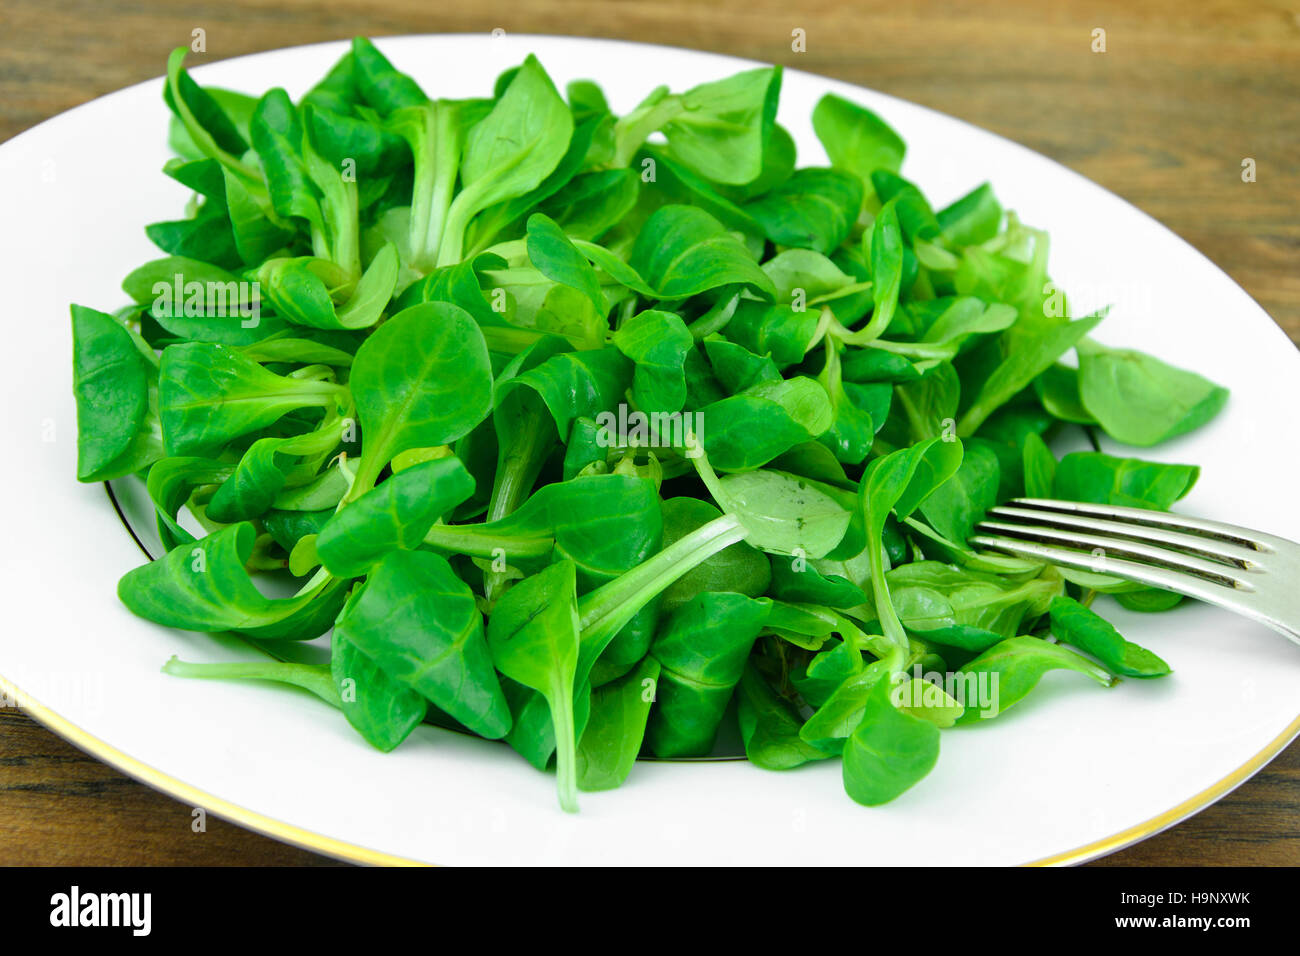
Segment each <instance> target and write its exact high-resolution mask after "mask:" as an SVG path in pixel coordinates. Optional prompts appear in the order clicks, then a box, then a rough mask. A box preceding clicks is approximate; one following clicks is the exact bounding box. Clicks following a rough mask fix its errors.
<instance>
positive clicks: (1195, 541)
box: [988, 505, 1260, 570]
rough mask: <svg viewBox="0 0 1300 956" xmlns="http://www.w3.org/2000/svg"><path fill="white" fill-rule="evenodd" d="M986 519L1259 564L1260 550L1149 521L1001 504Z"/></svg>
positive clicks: (1230, 562)
mask: <svg viewBox="0 0 1300 956" xmlns="http://www.w3.org/2000/svg"><path fill="white" fill-rule="evenodd" d="M988 517H989V518H996V519H1010V520H1012V521H1026V522H1031V523H1033V524H1036V525H1044V526H1046V527H1049V528H1060V529H1065V530H1071V531H1072V530H1078V531H1080V532H1083V533H1085V534H1104V535H1107V536H1110V537H1114V538H1123V539H1127V540H1129V541H1136V542H1139V543H1141V544H1150V545H1156V546H1158V547H1164V548H1176V549H1178V550H1179V551H1186V552H1187V553H1189V554H1194V555H1197V556H1199V557H1202V558H1208V559H1210V560H1211V561H1219V562H1222V563H1224V564H1228V565H1231V566H1233V567H1235V568H1240V569H1241V570H1251V569H1255V568H1258V567H1259V558H1260V552H1258V551H1256V550H1254V549H1251V548H1246V547H1242V546H1241V545H1239V544H1234V543H1230V542H1227V541H1224V540H1222V539H1220V538H1209V537H1204V536H1201V535H1195V534H1187V533H1185V532H1182V531H1170V530H1168V529H1167V528H1161V527H1157V526H1154V525H1150V524H1141V525H1139V524H1134V523H1133V522H1131V521H1114V520H1110V519H1107V518H1100V517H1092V516H1084V515H1078V514H1072V513H1070V512H1065V511H1049V510H1047V509H1046V508H1020V507H1016V506H1013V505H1002V506H1000V507H997V508H990V509H989V512H988Z"/></svg>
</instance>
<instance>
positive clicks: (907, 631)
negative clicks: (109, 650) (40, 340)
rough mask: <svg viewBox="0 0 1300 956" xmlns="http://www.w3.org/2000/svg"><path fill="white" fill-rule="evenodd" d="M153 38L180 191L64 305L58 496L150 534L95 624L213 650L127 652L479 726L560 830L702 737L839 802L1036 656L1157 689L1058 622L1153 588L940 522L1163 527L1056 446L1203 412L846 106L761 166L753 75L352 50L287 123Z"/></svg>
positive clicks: (765, 78)
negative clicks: (1038, 516)
mask: <svg viewBox="0 0 1300 956" xmlns="http://www.w3.org/2000/svg"><path fill="white" fill-rule="evenodd" d="M184 57H185V51H183V50H178V51H176V52H175V53H174V54H173V55H172V57H171V59H170V61H169V63H168V71H167V78H166V84H165V89H164V96H165V100H166V103H167V106H168V107H169V108H170V111H171V114H172V122H171V131H170V144H171V146H172V148H173V150H174V152H175V154H176V157H175V158H174V159H172V160H171V161H170V162H168V163H167V165H166V166H165V167H164V172H165V173H166V174H167V175H168V176H170V177H171V178H172V179H174V180H176V181H177V182H179V183H181V184H183V185H184V186H185V187H186V188H187V189H189V190H191V191H192V192H193V199H192V201H191V202H190V204H189V207H188V208H187V209H186V210H185V215H184V217H183V218H180V219H177V220H175V221H171V222H159V223H155V224H153V225H150V226H148V227H147V229H146V232H147V233H148V236H149V238H150V239H151V240H152V241H153V242H154V243H155V244H156V245H157V246H158V247H159V249H160V250H161V251H162V252H163V253H164V255H163V256H162V257H161V258H158V259H155V260H153V261H151V262H147V263H145V264H144V265H142V266H140V267H139V268H138V269H136V270H135V271H134V272H132V273H131V274H130V275H128V276H127V277H126V278H125V280H124V281H123V288H124V290H125V292H126V295H127V297H128V298H129V299H130V301H131V304H130V305H128V306H126V307H125V308H121V309H118V310H117V311H115V312H100V311H96V310H94V309H92V308H88V307H84V306H80V305H75V306H73V307H72V327H73V341H74V356H73V362H74V376H73V381H74V389H75V393H76V399H77V412H78V426H79V437H78V478H79V479H80V480H81V481H86V482H98V481H106V480H110V479H118V478H125V477H126V476H130V475H135V476H139V477H140V478H141V479H142V480H143V481H144V483H145V486H146V487H147V489H148V494H149V497H150V499H151V500H152V503H153V506H154V508H155V510H156V514H157V529H158V534H159V536H160V538H161V541H162V544H163V546H164V548H165V553H163V554H161V555H159V556H158V558H157V560H154V561H152V562H150V563H147V564H145V565H143V566H141V567H138V568H136V569H134V570H131V571H129V572H128V573H127V574H126V575H125V576H124V577H123V578H122V580H121V583H120V585H119V588H118V593H119V595H120V597H121V600H122V602H123V603H124V604H125V605H126V606H127V607H128V608H129V609H130V610H131V611H133V612H134V613H136V614H138V615H140V616H142V617H145V618H147V619H149V620H151V621H155V622H157V623H159V624H162V625H165V626H168V627H174V628H181V629H184V630H190V631H203V632H213V633H216V632H221V633H223V634H226V635H237V636H238V637H239V638H240V639H242V641H243V642H244V643H245V644H246V645H247V648H248V655H247V658H248V659H247V660H246V661H245V662H242V663H219V664H200V663H187V662H182V661H179V660H175V659H173V660H172V661H170V662H168V663H167V664H166V666H165V667H164V670H165V671H166V672H167V673H169V674H173V675H178V676H182V677H199V678H223V679H248V678H253V679H260V680H264V681H271V682H278V683H281V684H292V685H297V686H298V687H300V688H305V689H306V690H308V691H311V692H312V693H314V694H316V695H318V696H319V697H320V698H322V699H323V700H324V701H326V702H327V703H328V704H330V705H333V707H335V708H337V709H338V710H341V711H342V719H344V720H346V721H347V722H348V723H349V724H351V725H352V727H353V728H355V729H356V731H357V732H358V733H359V734H360V735H361V737H363V738H364V739H365V741H367V742H368V743H369V744H370V745H372V746H374V747H377V748H379V749H380V750H384V751H387V750H391V749H393V748H394V747H397V746H398V745H399V744H401V743H402V741H403V740H404V739H405V738H406V737H407V736H408V735H409V734H410V733H411V731H412V730H413V729H414V728H415V727H417V726H418V725H419V724H421V723H423V722H431V723H434V724H438V725H440V726H443V727H448V728H453V729H457V730H461V731H464V732H468V733H471V734H476V735H478V736H481V737H484V738H489V739H493V740H504V741H505V743H506V744H508V745H509V746H510V747H512V748H513V749H514V750H515V751H517V752H518V753H519V755H520V756H522V757H523V758H524V760H526V761H527V762H528V763H529V764H532V765H533V767H535V768H537V769H538V770H542V771H547V770H549V768H551V767H554V768H555V770H556V779H557V783H558V790H559V802H560V804H561V806H562V807H564V809H566V810H574V809H576V808H577V792H578V791H580V790H581V791H596V790H603V789H609V788H613V787H617V786H619V785H620V784H622V783H623V782H624V781H625V780H626V779H627V778H628V776H629V775H630V774H633V775H634V774H635V763H636V760H637V758H638V756H642V757H659V758H681V757H699V756H707V755H716V754H719V753H724V754H725V753H728V752H732V753H739V752H740V751H741V749H742V748H743V753H744V754H745V755H746V756H747V757H748V759H749V760H750V761H751V762H753V763H754V764H757V765H758V766H760V767H764V768H769V769H773V770H789V769H792V768H794V767H798V766H800V765H802V764H806V763H810V762H813V761H822V760H830V759H834V758H837V757H838V758H841V760H842V767H843V780H844V788H845V790H846V791H847V792H848V795H849V796H850V797H851V798H852V799H854V800H856V801H857V802H859V803H861V804H865V805H877V804H882V803H886V802H888V801H890V800H892V799H894V798H895V797H897V796H899V795H900V794H902V793H903V792H904V791H906V790H907V789H908V788H910V787H912V786H913V785H915V784H917V783H918V782H919V781H920V780H922V778H924V777H925V776H926V774H927V773H928V772H929V771H930V769H931V768H932V767H933V766H934V764H935V761H936V760H937V758H938V755H939V740H940V736H941V735H942V734H945V733H948V732H954V733H960V732H991V733H996V730H993V729H988V728H984V729H976V730H973V731H961V730H959V729H954V728H961V727H963V726H975V727H977V728H980V727H981V725H983V724H984V723H986V722H989V721H990V719H992V718H996V716H997V715H998V714H1000V713H1001V712H1003V711H1005V710H1006V709H1007V708H1009V707H1012V706H1014V705H1015V704H1016V703H1017V702H1018V701H1019V700H1020V699H1021V698H1022V697H1024V696H1025V695H1026V694H1028V693H1029V692H1030V691H1031V690H1032V689H1033V688H1034V686H1035V684H1036V683H1037V682H1038V681H1039V678H1040V677H1041V676H1042V675H1043V674H1045V673H1046V672H1048V671H1052V670H1065V671H1072V672H1074V674H1075V675H1077V677H1078V679H1080V680H1082V681H1091V682H1093V683H1095V684H1097V685H1098V688H1099V689H1098V690H1097V693H1098V694H1099V695H1100V694H1101V693H1102V691H1101V690H1100V688H1108V687H1112V685H1115V684H1116V683H1117V682H1118V680H1119V678H1122V677H1131V678H1154V677H1160V676H1162V675H1165V674H1168V673H1169V667H1168V665H1166V664H1165V662H1164V661H1162V660H1161V659H1160V658H1159V657H1157V656H1156V655H1155V654H1153V653H1151V652H1150V651H1147V650H1145V649H1143V648H1141V647H1138V646H1136V645H1134V644H1132V643H1130V642H1128V641H1126V640H1125V639H1124V638H1123V637H1122V636H1121V635H1120V634H1119V633H1117V632H1116V630H1115V629H1114V627H1112V626H1111V625H1110V624H1109V623H1108V622H1107V621H1106V620H1105V619H1104V618H1103V617H1101V616H1099V614H1098V613H1097V611H1095V610H1094V609H1093V604H1094V600H1095V599H1096V598H1097V596H1098V595H1099V594H1105V595H1111V596H1113V597H1106V598H1104V599H1103V600H1104V602H1111V601H1118V602H1119V604H1120V605H1123V606H1124V607H1126V608H1130V609H1134V610H1140V611H1151V612H1155V611H1164V610H1167V609H1169V608H1171V607H1173V606H1174V605H1175V604H1177V603H1178V601H1179V600H1180V599H1179V597H1178V596H1177V595H1173V594H1170V593H1167V592H1163V591H1157V590H1154V589H1151V588H1146V587H1141V586H1137V585H1134V584H1130V583H1127V582H1124V581H1121V580H1119V579H1117V578H1114V577H1111V576H1109V575H1107V574H1105V573H1102V571H1100V570H1099V571H1097V572H1083V571H1073V570H1067V569H1064V568H1059V567H1054V566H1051V565H1045V564H1042V563H1038V562H1035V561H1030V560H1025V559H1021V558H1015V557H1010V556H1006V555H999V554H993V553H987V552H981V551H979V550H977V549H974V548H972V547H971V546H970V545H969V544H968V543H967V539H968V536H969V535H970V534H971V530H972V527H973V526H974V524H975V523H976V522H977V521H979V520H980V519H981V517H982V516H983V514H984V512H985V511H986V510H987V509H988V508H989V507H991V506H993V505H994V504H996V503H998V502H1001V501H1005V500H1006V499H1009V498H1013V497H1017V496H1022V495H1029V496H1035V497H1055V498H1061V499H1067V500H1074V501H1087V502H1101V503H1109V504H1121V505H1132V506H1138V507H1144V508H1154V509H1168V508H1169V507H1170V505H1172V504H1173V503H1174V502H1175V501H1177V500H1178V499H1179V498H1181V497H1182V496H1183V495H1185V494H1186V493H1187V492H1188V490H1189V489H1190V488H1191V487H1192V485H1193V484H1194V483H1195V481H1196V478H1197V474H1198V469H1197V468H1196V467H1195V466H1194V465H1178V464H1163V463H1157V462H1152V461H1144V460H1142V459H1140V458H1135V457H1129V456H1127V455H1114V454H1108V453H1103V452H1102V451H1101V450H1100V448H1099V445H1098V436H1099V435H1100V434H1102V433H1104V434H1105V435H1108V436H1109V437H1110V438H1112V439H1114V440H1115V442H1117V443H1120V444H1123V445H1126V446H1150V445H1154V444H1156V443H1158V442H1161V441H1164V440H1165V439H1168V438H1171V437H1173V436H1176V435H1180V434H1183V433H1185V432H1187V431H1188V430H1190V429H1193V428H1196V427H1198V426H1200V425H1202V424H1204V423H1205V422H1207V421H1208V420H1210V419H1211V418H1213V417H1214V416H1215V415H1216V414H1217V413H1218V411H1219V410H1220V409H1221V408H1222V407H1223V404H1224V402H1225V401H1226V398H1227V392H1226V391H1225V390H1224V389H1223V388H1221V387H1219V386H1216V385H1214V384H1213V383H1211V382H1209V381H1207V380H1206V379H1204V378H1202V377H1200V376H1199V375H1196V374H1194V373H1192V372H1188V371H1183V370H1181V369H1177V368H1173V367H1171V366H1169V365H1166V364H1164V363H1162V362H1161V361H1159V360H1158V359H1156V358H1153V357H1151V356H1148V355H1145V354H1142V353H1139V352H1134V351H1130V350H1120V349H1113V348H1108V347H1106V346H1105V345H1102V344H1101V343H1100V342H1098V341H1097V340H1096V339H1095V338H1093V334H1094V331H1095V330H1096V328H1097V326H1098V324H1099V323H1100V322H1101V320H1102V315H1101V314H1092V315H1087V316H1083V317H1072V316H1071V315H1070V310H1069V307H1068V303H1067V302H1066V300H1065V298H1064V296H1063V295H1062V294H1061V292H1060V291H1059V290H1057V289H1056V288H1055V286H1053V285H1052V283H1051V281H1050V279H1049V277H1048V273H1047V252H1048V243H1047V237H1046V235H1044V234H1043V233H1042V232H1040V231H1038V230H1036V229H1033V228H1031V227H1029V226H1027V225H1025V224H1024V223H1022V222H1020V221H1019V219H1018V218H1017V217H1016V216H1015V214H1014V213H1012V212H1009V211H1007V210H1004V209H1003V208H1002V206H1001V205H1000V204H999V202H998V200H997V199H996V198H995V195H994V192H993V190H992V189H991V188H990V186H989V185H988V184H984V185H979V186H978V187H977V188H975V189H974V190H972V191H971V192H970V193H969V194H968V195H966V196H964V197H962V198H961V199H958V200H957V201H956V202H954V203H952V204H951V205H949V206H946V207H944V208H942V209H938V210H936V209H935V208H934V207H933V206H932V205H931V204H930V203H929V202H928V201H927V199H926V198H925V196H924V195H923V194H922V192H921V191H920V189H918V187H917V186H916V185H915V184H913V183H911V182H909V181H908V180H906V179H904V178H903V177H902V176H901V175H900V168H901V166H902V163H903V157H904V151H905V147H904V143H903V141H902V140H901V139H900V138H899V136H898V135H897V133H895V132H894V130H893V129H891V128H890V126H889V125H888V124H887V123H886V122H885V120H884V119H882V118H881V117H880V116H877V115H876V114H875V113H873V112H872V111H870V110H869V109H866V108H865V107H863V106H860V105H858V104H855V103H853V102H850V101H848V100H846V99H843V98H841V97H839V96H836V95H829V94H828V95H827V96H825V97H823V98H822V99H821V101H820V102H819V103H818V104H817V106H816V109H815V110H814V111H813V115H812V122H813V127H814V129H815V130H816V133H817V136H818V138H819V139H820V140H821V143H822V145H823V146H824V147H825V152H826V154H827V156H828V157H829V163H828V164H825V165H814V166H799V165H798V163H797V162H796V155H795V144H794V141H793V140H792V138H791V136H790V134H789V133H788V132H787V131H786V130H785V129H784V128H783V127H782V126H781V125H780V124H779V123H777V122H776V113H777V101H778V95H779V92H780V87H781V70H780V68H779V67H770V68H764V69H753V70H747V71H744V72H741V73H738V74H736V75H735V76H731V77H728V78H725V79H719V80H716V81H714V82H710V83H705V84H703V85H701V86H697V87H695V88H693V89H689V90H685V91H676V92H674V91H672V90H670V89H669V88H668V87H659V88H658V89H655V90H654V91H653V92H651V93H650V94H649V95H648V96H647V97H646V98H645V99H644V100H643V101H642V102H641V103H640V105H638V106H636V107H635V108H634V109H633V110H632V111H631V112H630V113H626V114H624V115H617V114H616V113H614V112H612V111H611V109H610V107H609V106H608V105H607V103H606V99H605V96H604V95H603V93H602V91H601V89H600V87H599V86H597V85H596V84H595V83H593V82H587V81H582V82H575V83H572V84H569V86H568V87H567V88H566V89H565V90H564V91H563V92H561V91H559V90H557V88H556V86H555V85H554V83H553V82H552V80H551V79H550V77H549V76H548V75H547V73H546V71H545V70H544V69H543V67H542V65H541V64H540V63H539V62H538V61H537V59H536V58H535V57H531V56H530V57H529V58H528V59H526V60H525V61H524V62H523V63H522V64H520V65H519V66H518V67H515V68H513V69H510V70H507V71H506V72H505V73H503V74H502V75H501V76H500V77H499V78H498V80H497V82H496V85H495V88H494V89H492V90H490V91H489V90H484V91H483V93H484V94H485V95H484V96H483V97H482V98H479V99H462V100H450V99H438V98H435V97H434V96H431V95H430V94H429V93H426V92H425V91H424V90H422V89H421V88H420V86H419V85H417V83H416V82H415V80H413V79H412V78H411V77H410V76H407V75H406V74H404V73H401V72H399V71H398V70H396V69H395V68H394V67H393V65H392V64H391V63H389V61H388V60H387V59H386V58H385V57H384V56H383V54H381V53H380V52H379V51H378V50H377V49H376V48H375V47H374V46H373V45H372V44H371V43H370V42H368V41H367V40H365V39H360V38H359V39H357V40H355V41H354V43H353V44H352V47H351V49H350V51H349V52H348V53H347V54H346V55H344V56H343V57H342V59H340V60H339V61H338V63H337V64H336V65H335V66H334V67H333V69H331V70H330V72H329V74H328V75H327V76H326V77H325V78H324V79H322V80H321V81H320V82H319V83H318V84H317V85H316V86H315V87H313V88H312V89H311V91H310V92H309V93H307V94H306V95H305V96H304V97H303V98H302V99H301V100H299V101H297V102H295V101H294V100H293V99H291V98H290V97H289V95H288V94H287V93H286V92H285V91H284V90H282V89H274V90H271V91H270V92H268V93H266V94H265V95H264V96H261V97H260V98H258V97H252V96H247V95H244V94H241V93H234V92H230V91H227V90H221V89H205V88H203V87H201V86H199V85H198V84H197V83H196V82H195V81H194V79H192V78H191V76H190V75H189V74H188V73H187V72H186V70H185V69H184V67H183V60H184ZM434 93H435V94H436V91H434ZM817 158H818V159H820V157H817ZM1053 442H1055V443H1056V445H1057V447H1058V448H1059V447H1061V446H1062V444H1065V445H1070V444H1072V445H1073V446H1074V447H1082V448H1089V447H1091V448H1092V449H1094V450H1091V451H1082V452H1072V453H1070V454H1065V455H1064V456H1063V457H1059V458H1058V456H1057V454H1056V453H1054V452H1053V450H1052V443H1053ZM195 531H199V532H201V536H196V534H195ZM1097 603H1098V604H1100V603H1103V602H1097ZM327 634H328V635H329V636H328V637H327V638H326V637H325V635H327ZM317 638H320V639H321V640H320V641H315V643H310V644H308V643H305V642H311V641H314V639H317ZM1122 692H1123V691H1122V689H1118V690H1112V691H1111V693H1122ZM1098 706H1104V701H1102V700H1101V699H1100V698H1099V701H1098ZM321 719H322V720H332V719H338V718H337V717H335V716H334V715H332V714H331V713H329V711H328V710H327V709H326V708H322V710H321ZM994 722H996V721H994ZM679 772H680V773H681V774H682V775H683V776H685V775H688V774H689V773H690V770H689V769H688V768H685V767H683V768H681V770H680V771H679Z"/></svg>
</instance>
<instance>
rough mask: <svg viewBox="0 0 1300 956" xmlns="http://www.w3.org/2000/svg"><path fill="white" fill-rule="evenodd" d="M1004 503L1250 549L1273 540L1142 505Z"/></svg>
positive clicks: (1266, 547)
mask: <svg viewBox="0 0 1300 956" xmlns="http://www.w3.org/2000/svg"><path fill="white" fill-rule="evenodd" d="M1008 504H1010V505H1017V506H1019V507H1023V508H1037V509H1041V510H1043V511H1050V512H1055V513H1062V512H1063V513H1066V514H1079V515H1089V516H1091V517H1094V518H1108V519H1111V520H1116V521H1125V522H1129V523H1132V524H1136V525H1142V526H1144V527H1148V528H1164V529H1167V530H1169V531H1182V532H1187V533H1189V534H1194V535H1201V536H1204V537H1208V538H1214V539H1216V540H1219V541H1224V542H1228V543H1231V544H1236V545H1239V546H1240V547H1243V548H1249V549H1250V550H1252V551H1273V550H1275V549H1274V547H1273V546H1272V542H1273V541H1274V540H1276V539H1274V538H1273V536H1272V535H1266V534H1261V533H1260V532H1258V531H1251V530H1249V529H1248V528H1242V527H1238V526H1237V525H1231V524H1224V523H1223V522H1221V521H1209V520H1207V519H1205V518H1192V517H1189V516H1188V515H1180V514H1173V513H1172V512H1169V511H1150V510H1148V509H1146V508H1126V507H1123V506H1120V505H1098V504H1093V503H1092V502H1083V501H1058V500H1056V499H1054V498H1012V499H1011V501H1009V502H1008Z"/></svg>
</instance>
